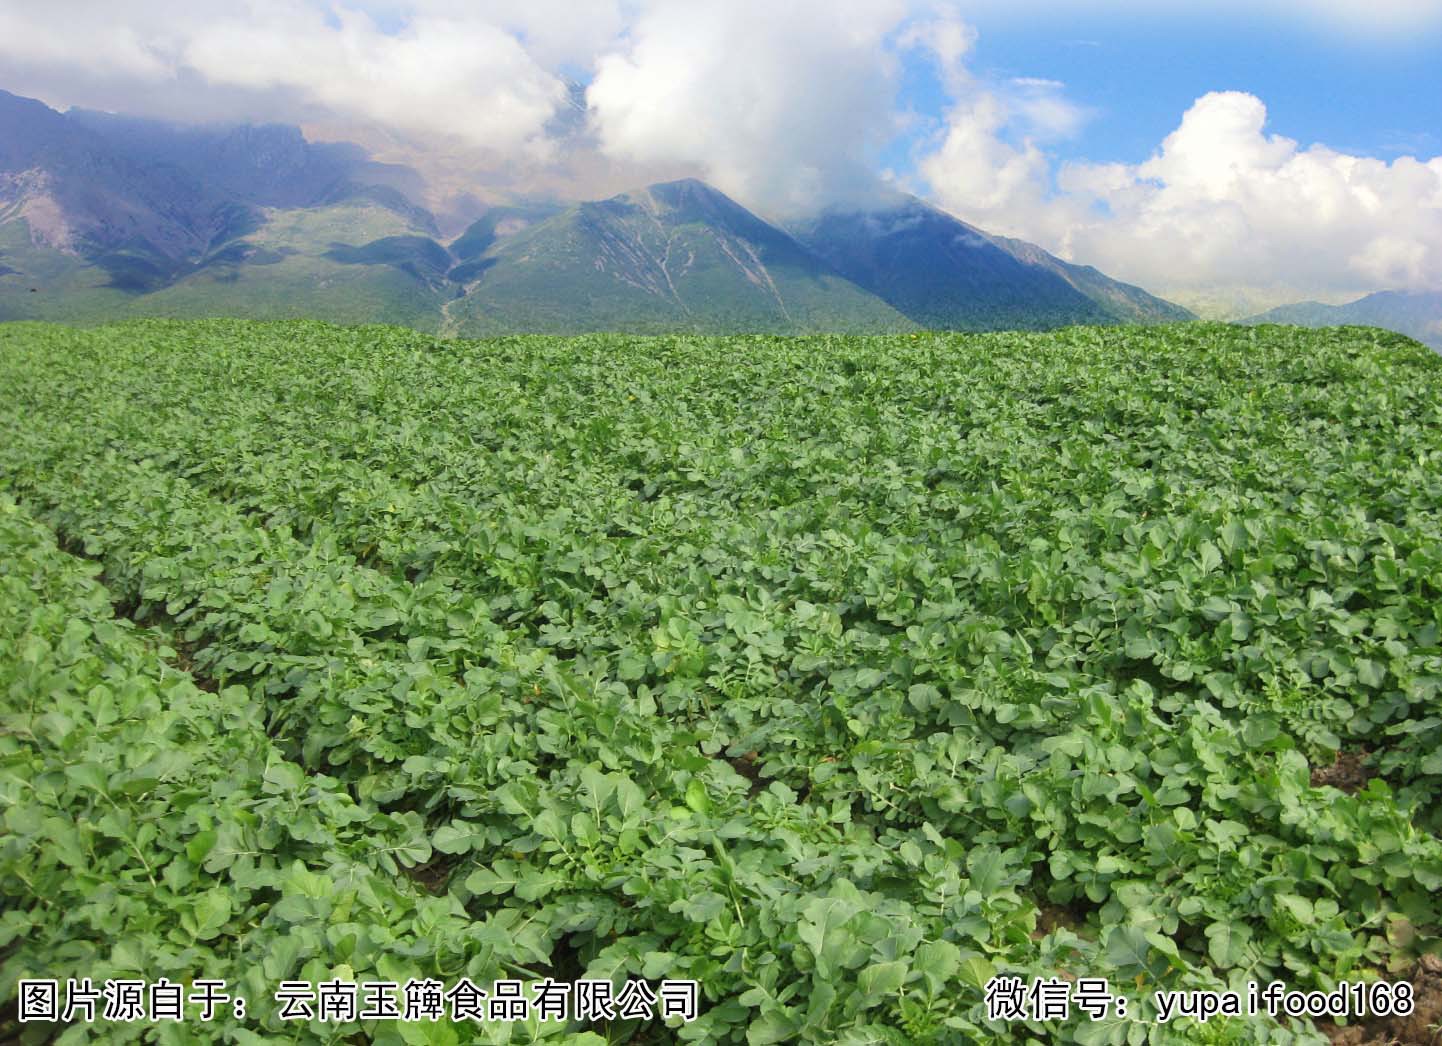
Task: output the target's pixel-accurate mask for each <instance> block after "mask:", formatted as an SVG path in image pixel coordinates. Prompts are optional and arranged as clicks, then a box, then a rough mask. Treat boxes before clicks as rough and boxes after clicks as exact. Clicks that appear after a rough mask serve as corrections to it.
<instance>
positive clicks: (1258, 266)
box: [921, 92, 1442, 308]
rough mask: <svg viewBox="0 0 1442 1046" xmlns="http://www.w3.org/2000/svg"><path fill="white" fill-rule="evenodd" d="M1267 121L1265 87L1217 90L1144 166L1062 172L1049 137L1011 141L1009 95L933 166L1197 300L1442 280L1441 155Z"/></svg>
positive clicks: (964, 127) (1092, 260)
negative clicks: (1006, 126)
mask: <svg viewBox="0 0 1442 1046" xmlns="http://www.w3.org/2000/svg"><path fill="white" fill-rule="evenodd" d="M1265 122H1266V108H1265V106H1264V105H1263V103H1262V102H1261V100H1260V99H1258V98H1256V97H1254V96H1252V95H1249V94H1243V93H1239V92H1218V93H1212V94H1208V95H1205V96H1203V97H1201V98H1199V99H1197V101H1196V102H1195V103H1194V104H1193V105H1192V107H1191V108H1190V109H1188V110H1187V112H1186V113H1185V114H1184V115H1183V117H1182V119H1181V123H1180V124H1179V126H1178V127H1177V128H1176V130H1174V131H1173V132H1172V133H1171V134H1170V135H1168V136H1167V137H1166V139H1165V140H1164V141H1163V142H1162V143H1161V145H1160V147H1159V148H1158V149H1157V151H1156V153H1155V154H1154V155H1153V156H1152V157H1151V159H1149V160H1147V161H1146V162H1145V163H1141V164H1136V165H1125V164H1067V165H1062V166H1061V167H1060V168H1059V169H1056V170H1055V171H1053V167H1052V165H1051V163H1050V162H1049V161H1048V159H1047V157H1046V156H1045V155H1044V154H1043V153H1042V152H1041V151H1040V150H1039V149H1038V148H1037V147H1036V146H1034V145H1031V144H1029V143H1028V144H1027V145H1025V146H1023V147H1017V146H1012V145H1008V144H1007V143H1006V142H1004V141H1003V140H1002V139H1001V137H1000V130H1001V127H1002V125H1003V119H1002V117H1001V115H1000V114H999V113H998V111H997V109H996V108H995V106H994V105H993V106H992V107H990V108H988V107H987V106H986V105H984V104H980V103H972V104H971V105H970V106H968V107H958V109H957V110H956V111H955V112H954V113H953V115H952V120H951V123H950V127H949V130H948V133H947V136H946V138H945V140H944V142H943V143H942V145H941V146H940V147H939V148H938V149H937V150H935V151H934V152H933V153H931V154H930V155H929V156H927V157H926V158H925V159H924V160H923V162H922V165H921V166H922V172H923V174H924V176H925V177H926V178H927V180H928V182H929V183H930V185H931V187H932V189H933V191H934V192H935V194H936V196H937V198H938V200H939V201H940V202H941V203H942V204H943V205H944V206H946V207H948V208H949V209H950V210H952V211H954V212H955V213H956V214H958V215H959V216H960V217H962V218H965V219H967V220H969V221H974V222H976V223H977V224H979V225H981V226H982V227H983V228H987V229H990V230H994V231H997V232H1003V233H1007V234H1009V235H1014V236H1021V237H1024V238H1027V239H1031V240H1034V241H1036V242H1037V243H1040V244H1041V245H1042V246H1045V247H1048V248H1049V249H1052V250H1055V251H1057V252H1058V253H1060V254H1062V255H1063V256H1064V257H1068V258H1072V259H1075V260H1078V261H1082V262H1086V263H1089V264H1093V265H1096V266H1097V267H1098V268H1100V269H1102V270H1103V271H1105V272H1108V273H1110V274H1112V275H1114V276H1118V277H1120V278H1122V279H1126V280H1130V281H1132V282H1137V283H1141V284H1143V285H1144V286H1147V287H1149V288H1151V289H1154V290H1158V291H1161V292H1163V293H1168V294H1170V295H1172V296H1174V297H1177V298H1178V299H1181V300H1184V301H1192V302H1196V303H1206V302H1217V301H1222V302H1230V301H1237V302H1241V303H1244V304H1243V305H1241V306H1239V307H1248V308H1249V307H1252V306H1253V305H1254V304H1256V303H1258V302H1259V301H1271V302H1275V301H1280V300H1286V299H1288V298H1293V297H1296V296H1298V294H1299V292H1300V291H1305V292H1306V293H1309V294H1314V295H1323V296H1332V297H1345V296H1348V295H1351V294H1358V293H1365V292H1368V291H1372V290H1379V289H1383V288H1392V287H1395V288H1425V287H1439V286H1442V157H1437V158H1435V159H1432V160H1431V161H1428V162H1423V161H1420V160H1417V159H1414V158H1411V157H1403V158H1400V159H1397V160H1394V161H1392V162H1390V163H1387V162H1383V161H1381V160H1376V159H1371V158H1367V157H1358V156H1349V155H1347V154H1345V153H1339V152H1336V151H1334V150H1332V149H1329V148H1327V147H1326V146H1324V145H1313V146H1310V147H1308V148H1302V147H1301V146H1299V145H1298V143H1297V142H1295V141H1293V140H1291V139H1289V138H1285V137H1282V136H1280V135H1269V134H1267V133H1266V131H1265V126H1264V125H1265ZM1053 174H1054V178H1055V185H1054V186H1053V184H1052V180H1053Z"/></svg>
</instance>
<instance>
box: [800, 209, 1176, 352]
mask: <svg viewBox="0 0 1442 1046" xmlns="http://www.w3.org/2000/svg"><path fill="white" fill-rule="evenodd" d="M791 231H792V232H793V233H794V234H795V235H796V238H797V239H798V240H799V241H800V242H801V243H802V244H803V245H805V246H806V247H807V248H808V249H809V250H810V251H812V252H813V253H815V254H816V255H817V256H819V257H821V258H823V259H825V260H826V261H827V262H829V263H830V264H831V265H832V266H833V267H834V268H835V269H836V270H837V271H838V272H840V273H841V274H842V275H844V276H845V277H846V278H847V279H849V280H851V281H852V282H853V283H855V284H857V285H858V286H860V287H863V288H865V289H866V290H868V291H870V292H871V293H872V294H875V295H876V296H877V297H879V298H880V299H881V300H882V301H885V302H886V303H887V304H889V305H891V306H892V307H893V308H895V309H897V310H898V311H899V312H901V313H903V314H904V315H906V316H907V317H909V318H910V319H912V320H914V321H915V322H916V323H918V324H920V325H922V326H924V327H933V328H946V329H955V330H1005V329H1011V328H1017V327H1026V328H1047V327H1059V326H1065V325H1068V324H1074V323H1166V322H1175V321H1179V320H1188V319H1193V318H1194V317H1193V316H1192V315H1191V313H1189V312H1187V311H1186V310H1185V309H1183V308H1181V307H1180V306H1177V305H1173V304H1172V303H1170V302H1166V301H1163V300H1162V299H1160V298H1155V297H1153V296H1152V295H1150V294H1147V293H1146V292H1145V291H1143V290H1141V289H1140V288H1137V287H1132V286H1130V285H1129V284H1124V283H1118V282H1117V281H1115V280H1112V279H1109V278H1108V277H1106V276H1104V275H1102V274H1101V273H1100V272H1098V271H1097V270H1096V269H1093V268H1090V267H1084V266H1078V265H1071V264H1069V263H1067V262H1064V261H1062V260H1061V259H1059V258H1055V257H1053V256H1052V255H1050V254H1048V253H1047V252H1046V251H1044V250H1042V249H1041V248H1040V247H1036V246H1033V245H1032V244H1029V243H1024V242H1022V241H1020V240H1009V239H1005V238H1002V237H994V236H990V235H988V234H987V233H984V232H982V231H981V230H980V229H977V228H975V227H974V226H971V225H968V224H967V223H966V222H964V221H961V220H960V219H958V218H954V217H952V216H951V215H949V214H947V213H945V212H944V211H941V210H938V209H937V208H935V207H932V206H931V205H929V204H927V203H924V202H923V201H921V200H918V199H916V198H915V197H907V198H906V199H905V200H904V201H903V202H901V203H900V204H898V205H896V206H892V207H888V208H884V209H879V210H872V211H861V212H856V211H827V212H824V213H822V214H821V215H820V216H819V217H817V218H815V219H813V220H811V221H808V222H805V223H802V224H799V225H796V226H794V227H792V230H791Z"/></svg>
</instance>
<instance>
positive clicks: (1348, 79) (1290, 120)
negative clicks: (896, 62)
mask: <svg viewBox="0 0 1442 1046" xmlns="http://www.w3.org/2000/svg"><path fill="white" fill-rule="evenodd" d="M1438 6H1439V8H1442V3H1439V5H1438ZM968 21H969V22H970V24H971V25H972V26H973V27H974V28H975V29H976V30H977V41H976V44H975V48H974V51H973V53H972V57H971V61H970V65H971V67H972V71H973V72H974V73H975V74H976V75H978V76H980V77H983V78H987V79H991V80H995V81H997V82H1005V81H1007V80H1010V79H1013V78H1017V77H1029V78H1040V79H1049V80H1056V81H1059V82H1060V83H1062V84H1064V85H1065V93H1066V96H1067V97H1068V98H1069V99H1071V100H1072V101H1073V102H1075V103H1077V104H1078V105H1081V106H1084V107H1085V108H1087V109H1088V110H1090V111H1091V114H1092V115H1091V119H1089V120H1088V121H1087V123H1086V125H1085V126H1084V128H1083V129H1082V131H1081V133H1079V134H1078V135H1076V136H1075V137H1074V138H1071V139H1059V140H1056V141H1054V142H1052V143H1050V150H1051V151H1052V152H1053V153H1054V154H1055V155H1056V156H1057V157H1058V158H1059V159H1062V160H1069V159H1087V160H1092V161H1097V162H1100V161H1121V162H1126V163H1140V162H1141V161H1143V160H1145V159H1146V158H1147V157H1148V156H1149V155H1150V154H1151V152H1152V151H1153V150H1154V149H1155V148H1156V147H1157V144H1158V143H1159V142H1160V141H1161V140H1162V139H1163V138H1164V137H1165V136H1166V135H1167V134H1168V133H1170V132H1171V131H1172V130H1173V129H1174V128H1175V127H1176V124H1177V119H1178V117H1179V116H1180V114H1181V113H1182V112H1183V111H1184V110H1185V109H1186V108H1187V107H1188V106H1189V105H1190V104H1191V103H1192V101H1193V100H1195V99H1196V98H1199V97H1201V96H1202V95H1203V94H1206V93H1207V92H1209V91H1219V90H1233V91H1245V92H1248V93H1250V94H1254V95H1256V96H1258V97H1259V98H1261V99H1262V100H1263V101H1264V102H1265V103H1266V105H1267V109H1268V113H1269V116H1270V121H1269V124H1268V126H1269V129H1270V130H1272V131H1274V132H1276V133H1279V134H1283V135H1286V136H1287V137H1289V138H1294V139H1297V140H1298V141H1300V142H1301V143H1303V144H1311V143H1313V142H1325V143H1327V144H1328V145H1330V146H1331V147H1333V148H1335V149H1337V150H1339V151H1342V152H1348V153H1354V154H1365V155H1370V156H1377V157H1381V158H1386V159H1391V158H1392V157H1394V156H1397V155H1399V154H1402V153H1410V154H1413V155H1426V156H1435V155H1438V154H1439V153H1442V19H1439V20H1438V24H1437V25H1435V26H1433V27H1432V28H1431V29H1429V30H1424V31H1421V32H1416V33H1398V34H1389V35H1386V36H1383V37H1381V38H1380V39H1377V38H1365V37H1364V38H1360V39H1359V38H1357V37H1355V36H1349V35H1348V34H1346V33H1345V32H1341V31H1337V30H1335V29H1329V28H1324V27H1319V26H1318V25H1316V24H1315V23H1314V22H1311V21H1308V20H1302V19H1297V18H1285V17H1277V16H1275V15H1273V16H1270V17H1262V16H1252V17H1250V18H1247V17H1242V18H1238V17H1236V16H1226V15H1221V16H1219V15H1216V14H1208V13H1206V12H1205V11H1204V10H1202V11H1197V12H1193V13H1181V14H1179V13H1162V14H1155V15H1151V16H1147V15H1140V14H1138V13H1136V12H1135V11H1133V12H1130V13H1127V14H1124V15H1119V14H1117V13H1115V12H1103V13H1101V14H1097V13H1091V14H1081V13H1060V14H1052V15H1049V16H1048V17H1046V18H1038V17H1027V18H1018V17H1008V16H1006V15H1004V14H1001V15H998V14H997V13H995V12H986V11H983V12H981V13H979V14H976V15H973V16H971V17H970V18H968ZM905 62H906V66H907V68H906V71H905V77H904V81H903V83H904V86H903V90H902V92H901V97H902V100H903V103H904V104H905V105H907V106H908V107H911V108H914V109H915V110H916V111H917V112H919V113H923V114H926V115H929V116H931V117H933V118H938V119H939V118H941V117H942V115H943V114H944V112H945V110H946V107H947V97H946V94H945V92H944V90H943V89H942V86H941V84H940V81H939V78H938V77H937V75H936V73H935V70H934V67H933V66H932V65H931V64H930V63H929V62H927V61H926V60H925V58H924V57H923V56H921V55H917V54H910V55H908V56H906V59H905ZM909 147H910V142H909V140H908V139H905V138H903V139H900V140H898V141H897V142H895V143H893V145H892V147H891V148H890V149H888V150H887V151H886V153H885V156H884V161H883V162H885V163H886V164H888V165H891V166H896V167H898V168H903V167H906V166H908V157H907V150H908V149H909Z"/></svg>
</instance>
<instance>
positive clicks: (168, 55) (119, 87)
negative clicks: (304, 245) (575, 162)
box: [0, 0, 604, 152]
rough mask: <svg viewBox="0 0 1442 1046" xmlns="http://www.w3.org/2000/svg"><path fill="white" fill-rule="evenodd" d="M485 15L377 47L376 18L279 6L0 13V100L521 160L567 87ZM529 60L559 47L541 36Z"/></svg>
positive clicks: (98, 6)
mask: <svg viewBox="0 0 1442 1046" xmlns="http://www.w3.org/2000/svg"><path fill="white" fill-rule="evenodd" d="M492 6H493V7H495V8H496V10H495V11H493V12H492V13H491V14H490V15H488V14H487V13H486V12H485V11H483V10H480V9H477V8H467V7H466V6H465V5H462V4H459V3H450V2H446V0H432V2H424V3H416V4H408V5H405V9H404V14H403V17H399V16H398V21H397V24H396V25H395V27H394V28H393V30H392V31H387V30H386V29H384V28H382V26H381V25H380V24H377V19H378V18H379V17H380V16H379V13H377V15H376V16H375V17H373V15H372V13H371V12H367V11H363V10H359V9H356V8H353V7H348V6H344V5H328V4H319V3H318V4H311V5H297V4H293V3H282V2H280V0H248V2H244V3H229V2H224V0H193V2H189V3H181V2H175V0H160V2H152V3H147V4H115V3H110V2H108V0H70V2H68V3H66V4H63V5H53V4H51V5H40V4H24V5H21V4H16V5H7V6H6V7H5V9H4V10H0V72H3V73H4V74H5V80H6V82H5V86H6V87H8V88H10V89H12V90H18V91H20V92H21V93H24V92H25V90H26V88H27V87H28V88H30V89H31V90H32V91H33V92H34V93H35V94H37V95H39V96H40V97H41V98H42V99H43V100H45V101H47V102H51V103H52V104H56V105H62V106H64V105H71V104H75V105H83V106H88V107H93V108H108V109H116V110H122V111H132V112H140V113H143V114H152V115H159V116H187V115H194V114H195V113H197V112H202V113H203V112H206V111H207V110H209V111H212V112H214V113H216V115H219V116H223V117H224V116H229V117H234V116H237V115H242V114H243V115H248V116H252V117H260V118H270V119H293V120H296V121H302V120H306V119H314V118H317V117H322V118H330V119H338V120H350V121H359V122H369V123H372V124H374V125H376V126H377V127H379V128H382V129H385V130H387V131H390V132H392V133H394V134H398V135H402V136H410V137H414V138H419V139H424V140H426V141H428V142H431V143H436V142H437V141H448V142H452V143H456V144H459V145H462V146H469V147H473V148H485V149H488V150H492V151H495V152H505V151H513V150H520V149H525V148H528V147H534V146H536V145H537V143H539V142H540V141H541V136H542V131H543V128H544V126H545V124H546V121H547V120H549V119H550V117H551V116H552V114H553V113H554V112H555V110H556V108H557V106H559V105H560V104H562V102H563V101H564V97H565V87H564V85H563V84H562V83H561V82H560V81H559V80H558V79H557V78H556V76H555V75H554V74H553V73H552V72H551V71H549V70H548V69H546V68H545V67H544V66H543V65H541V64H540V63H539V62H538V61H537V60H536V59H535V58H534V57H533V56H532V55H531V54H530V53H529V52H528V51H527V49H526V46H525V45H524V44H523V42H522V37H523V35H525V34H524V29H525V27H524V26H522V25H520V24H519V23H518V22H517V20H516V19H515V18H506V17H503V16H505V15H506V14H507V12H506V11H505V10H503V8H505V7H507V6H511V7H515V6H517V5H504V4H502V5H492ZM478 12H479V13H478ZM603 21H604V19H603ZM578 23H579V24H582V25H584V24H587V23H586V20H585V19H576V20H572V22H571V23H569V24H572V25H575V24H578ZM542 44H543V45H544V47H543V48H542V49H545V48H550V49H552V50H554V51H555V52H556V53H560V52H562V51H565V50H567V48H568V47H569V46H570V45H569V44H566V43H565V42H564V41H562V40H559V39H558V38H556V36H555V34H551V37H550V38H547V37H546V36H545V34H544V33H542ZM592 45H593V46H599V45H600V41H592Z"/></svg>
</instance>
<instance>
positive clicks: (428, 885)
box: [401, 854, 456, 895]
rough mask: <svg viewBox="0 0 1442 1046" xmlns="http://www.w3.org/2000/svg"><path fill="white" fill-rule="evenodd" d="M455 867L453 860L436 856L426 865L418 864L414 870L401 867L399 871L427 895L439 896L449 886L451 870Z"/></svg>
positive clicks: (447, 856) (446, 856) (444, 856)
mask: <svg viewBox="0 0 1442 1046" xmlns="http://www.w3.org/2000/svg"><path fill="white" fill-rule="evenodd" d="M455 865H456V862H455V860H454V859H452V858H451V857H450V856H449V855H442V854H436V855H435V857H433V858H432V859H431V860H430V862H429V863H427V864H418V865H416V866H415V867H414V868H407V867H405V866H404V865H402V866H401V871H402V872H403V873H405V876H406V878H407V879H410V880H411V881H412V882H414V883H416V884H417V885H418V886H420V888H421V889H423V890H425V891H426V892H427V893H430V894H436V895H440V894H443V893H445V892H446V889H447V887H448V886H449V885H450V878H451V869H452V868H454V867H455Z"/></svg>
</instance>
